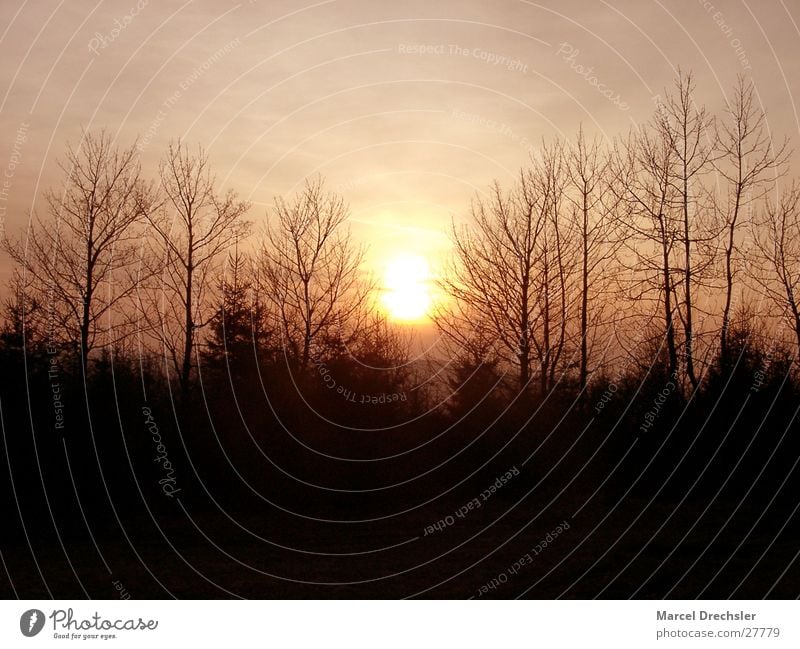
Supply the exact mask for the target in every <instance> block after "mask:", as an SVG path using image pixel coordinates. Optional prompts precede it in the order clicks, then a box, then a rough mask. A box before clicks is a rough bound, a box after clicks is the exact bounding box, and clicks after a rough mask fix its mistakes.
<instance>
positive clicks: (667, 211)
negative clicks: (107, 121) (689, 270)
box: [612, 128, 679, 375]
mask: <svg viewBox="0 0 800 649" xmlns="http://www.w3.org/2000/svg"><path fill="white" fill-rule="evenodd" d="M675 164H676V161H675V155H674V151H673V149H672V147H671V145H670V143H669V142H666V141H665V140H664V139H663V138H661V137H659V136H658V134H657V132H654V130H653V129H651V128H643V129H642V130H641V131H639V132H638V133H634V134H631V136H630V137H629V138H628V140H627V141H626V142H625V143H622V144H619V145H617V147H616V148H615V151H614V158H613V163H612V169H613V172H612V173H613V183H612V187H613V190H614V192H615V194H616V195H617V196H618V197H619V198H620V199H621V200H623V201H624V202H626V203H627V206H628V213H629V214H630V218H626V219H624V222H623V223H622V224H621V226H622V227H623V228H624V231H625V233H626V235H627V236H625V238H624V244H623V246H622V249H621V254H620V259H621V260H622V261H623V263H628V264H631V270H633V271H634V272H635V273H636V279H635V280H634V283H633V284H632V285H631V286H630V287H629V289H628V291H629V298H630V299H631V300H632V301H633V302H634V303H635V304H637V305H638V304H640V303H641V302H642V301H644V300H648V299H653V300H655V301H657V302H658V303H659V304H660V308H661V309H662V314H663V316H662V317H663V321H662V322H663V326H662V327H661V328H662V329H663V335H664V339H665V342H666V347H667V362H668V371H669V373H670V374H671V375H674V374H675V373H676V372H677V371H678V351H677V350H678V344H677V340H676V332H675V308H676V307H675V302H676V296H675V282H674V279H673V274H674V272H675V264H674V262H673V257H674V250H675V246H676V242H677V241H678V236H679V235H678V229H679V223H677V222H676V219H675V217H674V215H673V213H672V210H671V207H672V206H673V204H674V202H675V195H676V192H675V188H674V186H673V184H672V178H673V174H674V171H673V168H674V166H675ZM621 214H625V212H621ZM651 296H652V297H651Z"/></svg>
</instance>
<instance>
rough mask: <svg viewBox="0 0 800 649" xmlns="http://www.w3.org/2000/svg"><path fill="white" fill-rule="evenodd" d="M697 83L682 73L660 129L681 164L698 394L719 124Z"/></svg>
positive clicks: (685, 302) (688, 346)
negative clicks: (710, 189)
mask: <svg viewBox="0 0 800 649" xmlns="http://www.w3.org/2000/svg"><path fill="white" fill-rule="evenodd" d="M693 92H694V80H693V78H692V75H691V73H683V72H679V74H678V78H677V79H676V80H675V88H674V91H673V92H672V93H668V94H667V96H666V99H665V101H664V102H663V103H660V104H659V107H658V111H657V112H656V118H655V127H656V130H657V132H658V135H659V136H660V137H661V138H662V139H663V141H664V142H665V143H666V144H667V146H669V147H670V148H671V150H672V154H673V157H674V161H675V164H674V165H671V166H670V172H671V177H670V179H669V181H670V183H671V184H672V185H673V188H674V190H675V192H676V195H677V196H676V198H677V204H678V205H677V207H678V209H679V212H680V228H679V229H678V230H677V235H678V242H679V244H680V245H681V247H682V259H681V265H682V275H683V277H682V280H683V281H682V288H683V299H682V300H681V307H682V309H681V310H680V314H681V317H682V320H683V332H684V341H683V344H684V360H685V364H686V376H687V377H688V379H689V381H690V383H691V384H692V387H693V388H696V387H697V385H698V378H697V372H696V370H695V358H694V356H695V352H694V347H695V310H696V307H695V303H694V298H693V295H692V292H693V289H694V286H695V284H696V282H697V281H698V277H699V275H700V274H701V272H702V271H703V270H705V269H706V268H707V267H708V266H710V263H711V262H710V259H709V256H708V255H706V256H704V257H703V260H702V261H700V262H699V263H695V262H696V257H697V250H696V248H697V247H698V246H700V245H703V244H707V243H709V242H710V241H711V239H712V238H713V234H711V231H710V228H709V227H708V225H709V224H708V223H704V220H703V207H702V206H701V205H700V196H701V195H702V192H701V190H700V189H701V182H700V180H701V178H702V175H703V174H704V173H705V172H707V171H708V169H709V166H710V163H711V160H712V155H713V146H712V143H711V141H710V137H709V135H710V132H711V129H712V127H713V120H712V118H711V117H710V116H709V115H708V114H707V112H706V109H705V107H703V106H697V105H696V104H695V102H694V98H693V96H692V93H693Z"/></svg>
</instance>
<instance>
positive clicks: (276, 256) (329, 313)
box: [260, 176, 371, 369]
mask: <svg viewBox="0 0 800 649" xmlns="http://www.w3.org/2000/svg"><path fill="white" fill-rule="evenodd" d="M348 216H349V212H348V207H347V204H346V203H345V202H344V200H343V199H342V198H341V197H340V196H339V195H337V194H335V193H333V192H329V191H326V189H325V184H324V180H323V179H322V178H321V177H319V176H318V177H316V178H315V179H313V180H308V181H306V183H305V186H304V187H303V189H302V190H301V191H300V192H299V193H298V194H297V195H296V196H295V197H294V198H293V199H292V200H291V201H287V200H285V199H283V198H276V199H275V206H274V210H273V215H272V219H271V221H270V223H269V224H268V227H267V231H266V237H265V240H264V242H263V245H262V247H261V253H260V266H261V269H260V270H261V278H262V282H263V286H262V287H261V292H262V295H263V298H264V299H265V300H266V301H267V302H268V303H269V308H268V310H269V311H270V312H271V314H272V317H274V318H275V320H276V329H277V330H278V331H280V332H281V334H282V337H283V341H284V344H285V346H286V349H287V351H288V354H289V356H290V358H291V359H292V360H293V361H295V362H297V363H298V364H299V365H300V367H302V368H304V369H305V368H306V367H307V366H308V364H309V361H310V360H311V358H312V356H313V357H315V358H318V357H321V356H324V355H325V354H328V353H331V352H332V351H333V350H334V349H335V348H336V347H337V346H341V345H346V344H347V343H348V342H349V341H350V340H351V339H352V337H353V336H354V335H355V334H357V333H358V331H359V330H360V328H361V325H362V324H363V318H364V317H365V306H366V302H367V298H368V296H369V292H370V289H371V283H370V282H369V281H367V280H366V279H365V278H364V277H363V275H362V272H361V265H362V261H363V259H364V249H363V248H360V247H358V246H356V245H355V244H354V243H353V240H352V237H351V235H350V232H349V230H347V229H346V226H345V222H346V221H347V218H348Z"/></svg>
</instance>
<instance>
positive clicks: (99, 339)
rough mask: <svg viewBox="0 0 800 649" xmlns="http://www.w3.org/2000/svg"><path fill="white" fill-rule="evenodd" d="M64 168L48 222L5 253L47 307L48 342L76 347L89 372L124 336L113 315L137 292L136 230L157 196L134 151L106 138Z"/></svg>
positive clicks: (72, 151) (120, 319) (38, 222)
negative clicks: (98, 351)
mask: <svg viewBox="0 0 800 649" xmlns="http://www.w3.org/2000/svg"><path fill="white" fill-rule="evenodd" d="M60 166H61V169H62V170H63V171H64V175H65V178H64V185H63V188H62V190H61V191H53V190H50V191H48V192H47V193H46V195H45V198H46V201H47V205H48V213H49V218H46V219H43V218H37V219H35V223H34V224H33V225H32V227H31V229H30V231H29V233H28V237H27V239H24V240H20V241H16V242H11V241H9V240H6V241H5V247H6V250H7V251H8V252H9V253H10V255H11V257H12V258H13V259H14V260H15V261H16V263H17V264H19V266H20V267H21V268H22V269H23V273H24V274H25V276H26V281H27V280H30V282H29V283H30V286H29V289H28V290H29V291H32V292H33V293H34V294H35V295H36V296H37V299H38V301H39V302H40V304H42V305H46V306H45V307H44V310H45V312H46V314H45V315H44V317H45V318H46V319H47V321H48V322H47V323H46V325H45V326H46V329H47V331H48V334H47V335H48V338H50V339H51V340H52V341H65V342H67V343H69V344H70V345H72V346H73V347H74V348H75V351H76V352H77V353H78V354H79V355H80V363H81V367H82V368H83V371H84V373H85V370H86V367H87V363H88V361H89V356H90V354H91V352H92V350H93V349H94V348H95V347H96V346H97V345H98V344H113V343H114V342H115V341H116V339H117V337H118V336H119V335H121V333H120V332H122V331H124V324H125V322H126V316H125V314H124V313H115V312H114V308H115V307H116V306H117V305H119V304H120V303H121V301H122V300H124V299H125V298H127V297H128V296H130V295H131V293H132V291H133V289H134V286H135V281H134V280H133V277H132V268H133V265H134V263H135V261H136V242H137V241H138V240H139V237H140V234H141V233H140V232H139V231H138V230H137V229H136V228H135V227H134V226H135V225H136V223H137V221H139V220H140V219H141V217H142V215H143V213H144V211H145V210H146V209H147V208H148V207H149V205H150V204H151V202H152V196H151V190H150V188H149V187H148V186H147V185H146V183H145V182H144V181H143V180H142V178H141V171H140V166H139V161H138V157H137V149H136V147H135V146H132V147H130V148H128V149H120V148H119V147H118V146H117V145H115V144H114V142H113V141H112V138H111V136H110V135H109V134H108V133H106V132H105V131H101V132H99V133H98V134H92V133H85V134H84V136H83V140H82V141H81V143H80V145H79V146H78V147H77V148H73V147H68V148H67V154H66V158H65V160H64V161H62V162H61V163H60ZM114 318H117V320H116V321H115V320H114Z"/></svg>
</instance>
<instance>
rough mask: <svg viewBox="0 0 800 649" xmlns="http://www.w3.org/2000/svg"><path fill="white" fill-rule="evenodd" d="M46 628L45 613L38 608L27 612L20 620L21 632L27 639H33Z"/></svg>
mask: <svg viewBox="0 0 800 649" xmlns="http://www.w3.org/2000/svg"><path fill="white" fill-rule="evenodd" d="M42 628H44V613H42V612H41V611H40V610H39V609H38V608H32V609H30V610H28V611H25V612H24V613H23V614H22V615H21V616H20V618H19V630H20V631H21V632H22V635H24V636H25V637H26V638H32V637H33V636H35V635H36V634H37V633H39V631H41V630H42Z"/></svg>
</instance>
